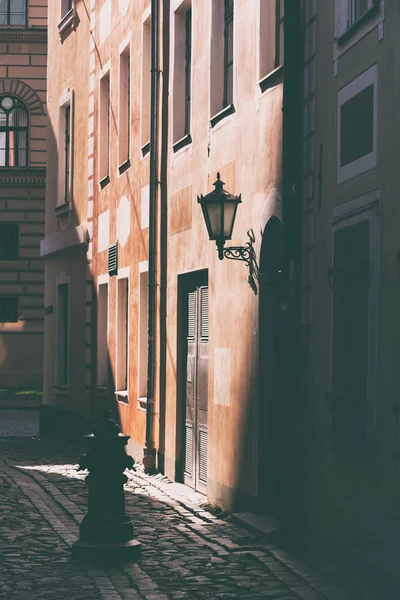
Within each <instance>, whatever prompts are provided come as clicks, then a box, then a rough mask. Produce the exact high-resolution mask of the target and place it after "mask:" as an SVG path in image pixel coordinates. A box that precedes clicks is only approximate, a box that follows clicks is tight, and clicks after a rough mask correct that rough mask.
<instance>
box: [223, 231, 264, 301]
mask: <svg viewBox="0 0 400 600" xmlns="http://www.w3.org/2000/svg"><path fill="white" fill-rule="evenodd" d="M247 235H248V237H249V241H248V242H247V243H246V244H245V245H244V246H228V248H224V242H223V241H222V242H220V243H219V242H218V241H217V247H218V258H219V259H220V260H222V259H223V258H228V259H230V260H240V261H242V262H244V263H246V265H247V266H248V267H249V275H248V277H247V282H248V283H249V285H250V287H251V289H252V290H253V292H254V293H255V294H257V284H256V281H257V282H258V281H259V271H258V263H257V258H256V252H255V250H254V246H253V244H254V242H255V241H256V238H255V236H254V231H253V230H252V229H249V230H248V232H247Z"/></svg>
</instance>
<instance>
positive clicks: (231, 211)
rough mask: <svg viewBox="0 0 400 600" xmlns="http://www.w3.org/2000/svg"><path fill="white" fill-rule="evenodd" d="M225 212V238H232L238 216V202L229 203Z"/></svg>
mask: <svg viewBox="0 0 400 600" xmlns="http://www.w3.org/2000/svg"><path fill="white" fill-rule="evenodd" d="M224 208H225V210H224V238H227V239H229V238H231V237H232V229H233V224H234V222H235V216H236V208H237V204H236V202H227V203H226V204H225V207H224Z"/></svg>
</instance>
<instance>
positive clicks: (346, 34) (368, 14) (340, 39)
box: [336, 0, 379, 45]
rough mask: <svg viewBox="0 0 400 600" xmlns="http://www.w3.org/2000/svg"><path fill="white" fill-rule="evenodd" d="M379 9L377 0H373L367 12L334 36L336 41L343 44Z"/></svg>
mask: <svg viewBox="0 0 400 600" xmlns="http://www.w3.org/2000/svg"><path fill="white" fill-rule="evenodd" d="M378 10H379V0H375V3H374V4H373V5H372V6H371V8H370V9H369V10H367V12H365V13H364V14H363V15H362V16H361V17H360V18H359V19H357V21H355V22H354V23H353V24H352V25H350V26H349V27H348V29H346V31H345V32H344V33H342V35H341V36H339V37H338V38H336V41H337V43H338V44H339V45H340V44H344V43H345V42H346V41H347V40H348V39H349V38H350V37H351V36H352V35H353V34H354V33H355V32H356V31H357V30H358V29H359V28H360V27H361V26H362V25H364V23H366V22H367V21H369V20H370V19H372V18H373V17H374V16H375V15H376V13H377V12H378Z"/></svg>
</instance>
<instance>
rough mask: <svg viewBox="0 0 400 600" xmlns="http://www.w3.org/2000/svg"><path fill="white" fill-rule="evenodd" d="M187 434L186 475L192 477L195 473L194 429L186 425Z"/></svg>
mask: <svg viewBox="0 0 400 600" xmlns="http://www.w3.org/2000/svg"><path fill="white" fill-rule="evenodd" d="M185 434H186V435H185V438H186V439H185V473H186V475H189V476H191V475H192V473H193V428H192V426H191V425H186V427H185Z"/></svg>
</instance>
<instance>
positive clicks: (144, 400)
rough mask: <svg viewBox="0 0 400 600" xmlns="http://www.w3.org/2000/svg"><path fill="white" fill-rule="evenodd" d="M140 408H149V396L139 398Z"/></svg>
mask: <svg viewBox="0 0 400 600" xmlns="http://www.w3.org/2000/svg"><path fill="white" fill-rule="evenodd" d="M138 408H139V409H140V410H147V397H146V396H141V397H140V398H138Z"/></svg>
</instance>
